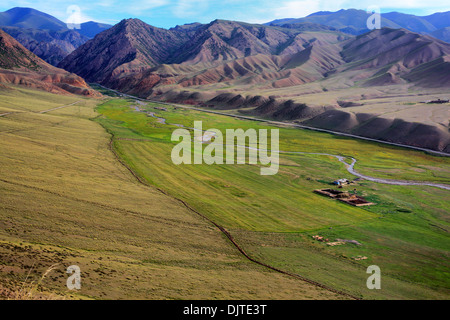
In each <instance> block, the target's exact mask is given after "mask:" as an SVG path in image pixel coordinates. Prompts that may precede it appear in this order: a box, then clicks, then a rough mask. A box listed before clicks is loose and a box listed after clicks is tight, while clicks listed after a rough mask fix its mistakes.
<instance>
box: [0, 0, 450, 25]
mask: <svg viewBox="0 0 450 320" xmlns="http://www.w3.org/2000/svg"><path fill="white" fill-rule="evenodd" d="M73 5H76V6H78V7H79V8H80V10H81V11H80V12H81V14H80V16H81V20H82V21H81V22H84V21H90V20H94V21H98V22H104V23H110V24H115V23H117V22H119V21H120V20H122V19H126V18H139V19H141V20H143V21H145V22H147V23H149V24H151V25H154V26H157V27H162V28H170V27H174V26H176V25H181V24H185V23H191V22H201V23H207V22H210V21H212V20H214V19H226V20H237V21H246V22H252V23H264V22H269V21H272V20H275V19H281V18H300V17H304V16H306V15H309V14H311V13H313V12H317V11H337V10H339V9H348V8H356V9H364V10H365V9H367V8H368V7H370V6H373V5H376V6H378V7H380V8H381V12H390V11H399V12H403V13H412V14H416V15H428V14H431V13H434V12H443V11H450V1H449V0H433V1H423V0H376V1H375V0H125V1H124V0H96V1H93V0H69V1H66V0H2V1H1V4H0V11H6V10H8V9H10V8H12V7H30V8H34V9H37V10H40V11H43V12H46V13H48V14H51V15H53V16H55V17H57V18H58V19H60V20H62V21H65V22H67V20H68V19H69V17H70V12H68V8H69V7H70V6H73Z"/></svg>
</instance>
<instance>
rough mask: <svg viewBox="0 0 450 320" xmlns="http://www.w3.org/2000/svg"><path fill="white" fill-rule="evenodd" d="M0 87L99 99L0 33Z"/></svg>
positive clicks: (72, 77) (77, 79)
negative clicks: (6, 86) (1, 84)
mask: <svg viewBox="0 0 450 320" xmlns="http://www.w3.org/2000/svg"><path fill="white" fill-rule="evenodd" d="M0 83H3V84H13V85H23V86H27V87H31V88H36V89H41V90H46V91H48V92H53V93H58V94H79V95H84V96H90V97H99V96H101V95H100V94H99V93H98V92H97V91H95V90H92V89H91V88H90V87H89V86H88V85H87V84H86V82H85V81H84V80H83V79H82V78H80V77H79V76H77V75H75V74H71V73H69V72H67V71H65V70H62V69H58V68H55V67H53V66H51V65H49V64H48V63H46V62H45V61H43V60H42V59H40V58H39V57H37V56H36V55H34V54H33V53H31V52H30V51H28V50H27V49H26V48H25V47H23V46H22V45H21V44H20V43H18V42H17V41H16V40H15V39H14V38H13V37H11V36H10V35H8V34H7V33H5V32H4V31H2V30H0Z"/></svg>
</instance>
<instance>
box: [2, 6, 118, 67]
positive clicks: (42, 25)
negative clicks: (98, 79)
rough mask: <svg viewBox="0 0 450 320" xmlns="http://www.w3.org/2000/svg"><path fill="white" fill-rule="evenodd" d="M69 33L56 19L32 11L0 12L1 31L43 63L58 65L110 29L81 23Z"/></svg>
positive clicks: (22, 9) (95, 24)
mask: <svg viewBox="0 0 450 320" xmlns="http://www.w3.org/2000/svg"><path fill="white" fill-rule="evenodd" d="M80 26H81V28H80V29H77V30H71V29H69V28H68V27H67V24H66V23H64V22H62V21H60V20H58V19H57V18H55V17H53V16H51V15H48V14H46V13H43V12H40V11H38V10H35V9H31V8H19V7H17V8H12V9H10V10H8V11H5V12H0V28H2V29H3V30H4V31H6V32H7V33H8V34H9V35H11V36H13V37H14V38H15V39H16V40H18V41H19V42H20V43H21V44H22V45H23V46H24V47H25V48H27V49H28V50H30V51H31V52H33V53H35V54H36V55H37V56H39V57H40V58H42V59H43V60H45V61H46V62H48V63H50V64H52V65H57V64H58V63H59V62H60V61H61V60H62V59H64V58H65V57H66V56H67V55H68V54H70V53H71V52H73V51H74V50H75V49H76V48H78V47H79V46H80V45H82V44H84V43H86V42H87V41H88V40H89V39H91V38H93V37H95V35H97V34H98V33H100V32H102V31H104V30H106V29H109V28H110V27H111V26H110V25H107V24H102V23H97V22H93V21H90V22H85V23H82V24H81V25H80Z"/></svg>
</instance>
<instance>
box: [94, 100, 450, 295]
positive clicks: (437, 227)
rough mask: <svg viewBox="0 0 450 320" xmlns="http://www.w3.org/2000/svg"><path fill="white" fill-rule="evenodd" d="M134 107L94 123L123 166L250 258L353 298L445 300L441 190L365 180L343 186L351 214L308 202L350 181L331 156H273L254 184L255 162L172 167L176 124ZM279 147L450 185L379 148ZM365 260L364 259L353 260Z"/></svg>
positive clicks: (405, 156)
mask: <svg viewBox="0 0 450 320" xmlns="http://www.w3.org/2000/svg"><path fill="white" fill-rule="evenodd" d="M136 105H137V104H136V102H134V101H132V100H129V101H126V100H117V99H116V100H110V101H108V102H106V103H104V104H101V105H100V106H99V107H98V108H97V111H98V112H99V113H100V114H101V115H102V117H99V118H98V119H97V121H98V122H99V123H101V124H102V125H103V126H104V127H105V128H106V129H107V130H108V131H109V132H111V133H112V134H113V135H114V147H115V149H116V150H117V152H118V153H119V154H120V155H121V157H122V158H123V159H124V161H126V163H127V164H128V165H129V166H130V167H131V168H132V169H133V171H135V172H136V173H138V175H139V176H141V177H143V178H145V179H146V180H147V181H148V182H149V183H150V184H151V185H154V186H157V187H158V188H161V189H163V190H165V191H166V192H168V193H169V194H170V195H173V196H174V197H177V198H180V199H182V200H184V201H186V202H187V203H189V204H190V205H191V206H192V207H194V208H195V209H196V210H198V211H199V212H201V213H203V214H205V215H206V216H208V217H209V218H211V219H212V220H213V221H215V222H217V223H219V224H220V225H222V226H224V227H225V228H226V229H227V230H229V231H230V232H231V233H232V234H233V235H234V236H235V237H236V238H237V239H238V242H239V243H240V244H241V245H242V246H243V247H244V249H246V250H247V251H248V252H249V253H250V254H251V256H252V257H255V258H258V259H259V260H261V261H264V262H266V263H270V264H271V265H273V266H276V267H279V268H281V269H283V270H287V271H291V272H295V273H298V274H301V275H303V276H306V277H308V278H310V279H313V280H315V281H318V282H321V283H324V284H326V285H329V286H331V287H333V288H338V289H341V290H345V291H346V292H349V293H351V294H353V295H357V296H360V297H362V298H369V299H371V298H374V299H384V298H386V299H427V298H437V299H439V298H441V299H446V298H448V297H449V287H450V283H449V276H448V267H449V259H448V258H449V257H448V253H449V249H450V242H449V239H448V227H449V215H448V214H449V211H448V207H449V201H448V191H446V190H441V189H437V188H432V187H422V186H407V187H405V186H387V185H382V184H377V183H373V182H369V181H361V182H358V184H357V185H356V186H351V187H350V188H351V190H353V188H356V189H357V190H358V193H359V194H363V195H364V196H365V197H366V198H367V199H368V200H370V201H372V202H375V203H376V205H375V206H372V207H365V208H356V207H352V206H348V205H346V204H343V203H340V202H337V201H333V200H330V199H327V198H324V197H322V196H319V195H316V194H314V193H313V192H312V191H313V190H314V189H317V188H325V187H329V183H330V182H331V181H334V180H335V179H337V178H342V177H347V178H349V179H351V178H352V177H351V176H350V175H349V174H348V172H347V171H346V170H345V168H344V166H343V165H342V164H341V163H339V162H338V161H337V160H336V159H335V158H332V157H328V156H317V155H293V154H283V155H282V156H281V165H280V171H279V173H278V175H275V176H260V175H259V166H257V165H253V166H252V165H224V166H216V165H212V166H208V165H180V166H176V165H174V164H173V163H172V161H171V158H170V154H171V150H172V148H173V147H174V146H175V144H176V143H174V142H171V141H170V139H171V133H172V132H173V130H174V129H175V128H177V127H176V126H170V125H164V124H161V123H158V122H157V120H156V119H155V118H152V117H148V116H147V115H145V114H144V113H138V112H136V111H135V108H134V106H136ZM157 106H158V105H156V104H152V103H149V104H148V105H147V107H146V108H145V109H147V110H148V111H151V112H154V113H155V114H156V115H157V116H159V117H162V118H165V119H166V122H167V123H168V124H182V125H185V126H186V127H192V126H193V121H200V120H201V121H203V128H204V129H208V128H217V129H221V130H222V131H223V132H224V130H225V129H231V128H243V129H247V128H255V129H259V128H274V127H270V126H268V124H267V123H259V122H256V121H246V120H238V119H234V118H230V117H226V116H218V115H212V114H208V113H205V112H199V111H194V110H187V109H182V108H173V107H168V108H167V106H164V107H166V108H167V111H161V110H157V109H155V107H157ZM280 149H281V150H286V151H304V152H326V153H331V154H339V155H343V156H345V157H354V158H356V159H357V160H358V164H357V166H356V169H357V170H358V171H360V172H361V173H364V174H368V175H372V176H375V177H383V178H384V177H386V178H391V179H407V180H418V181H430V182H440V183H449V181H450V171H449V170H450V166H449V163H450V161H449V159H448V158H445V157H436V156H431V155H428V154H425V153H423V152H416V151H411V150H406V149H401V148H395V147H391V146H385V145H382V144H378V143H371V142H365V141H358V140H352V139H348V138H342V137H336V136H332V135H329V134H323V133H317V132H311V131H306V130H298V129H290V128H280ZM313 235H321V236H325V237H327V238H329V239H330V240H331V241H334V240H335V239H348V240H357V241H359V242H360V243H362V245H361V246H356V245H353V244H345V245H341V246H335V247H331V246H327V245H326V244H325V243H321V242H317V241H314V240H313V239H312V236H313ZM359 257H366V258H367V259H366V260H357V259H358V258H359ZM373 264H375V265H378V266H380V268H381V270H382V275H383V280H382V283H383V287H382V290H375V291H372V290H368V289H367V288H366V286H365V281H366V279H367V277H368V275H367V274H366V273H365V271H366V268H367V266H369V265H373Z"/></svg>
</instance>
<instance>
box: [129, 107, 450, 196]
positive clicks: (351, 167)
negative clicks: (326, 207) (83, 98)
mask: <svg viewBox="0 0 450 320" xmlns="http://www.w3.org/2000/svg"><path fill="white" fill-rule="evenodd" d="M136 102H137V103H138V104H140V105H146V104H145V103H143V102H142V101H136ZM135 110H136V111H137V112H145V113H146V114H147V115H148V116H150V117H153V118H155V119H157V121H158V122H159V123H161V124H167V125H171V126H177V127H180V128H187V129H192V130H198V129H195V128H189V127H185V126H183V125H181V124H169V123H167V122H166V119H164V118H160V117H157V116H156V115H155V113H153V112H146V111H143V110H141V109H140V108H139V107H138V106H135ZM204 132H205V135H204V137H203V139H202V142H203V143H207V142H210V141H211V140H212V139H213V138H214V137H215V135H216V134H215V133H214V132H211V131H204ZM237 146H238V147H243V148H246V149H251V150H257V151H259V150H260V149H258V148H254V147H248V146H240V145H237ZM264 151H266V150H264ZM278 153H284V154H303V155H319V156H330V157H334V158H336V159H338V160H339V161H340V162H341V163H343V164H344V165H345V167H346V169H347V171H348V172H349V173H350V174H352V175H354V176H357V177H359V178H362V179H365V180H368V181H372V182H377V183H381V184H388V185H397V186H428V187H435V188H440V189H445V190H450V185H447V184H439V183H432V182H426V181H408V180H394V179H382V178H374V177H371V176H366V175H363V174H361V173H359V172H357V171H356V170H355V164H356V162H357V160H356V159H355V158H352V163H350V164H349V163H347V162H346V161H345V157H343V156H339V155H335V154H329V153H315V152H301V151H298V152H296V151H282V150H280V151H278Z"/></svg>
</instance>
